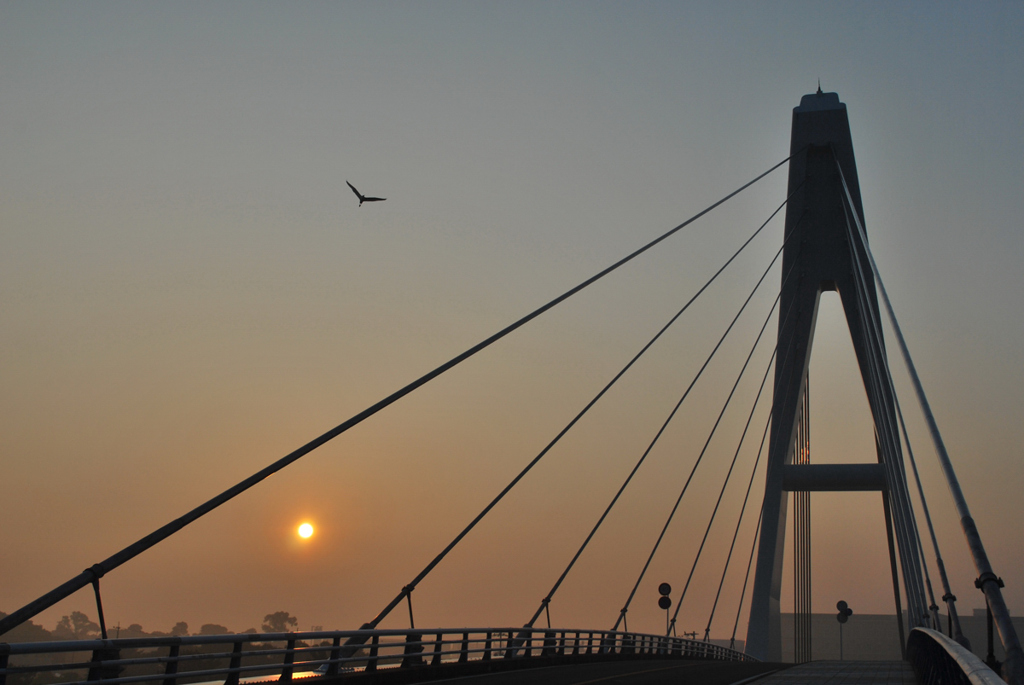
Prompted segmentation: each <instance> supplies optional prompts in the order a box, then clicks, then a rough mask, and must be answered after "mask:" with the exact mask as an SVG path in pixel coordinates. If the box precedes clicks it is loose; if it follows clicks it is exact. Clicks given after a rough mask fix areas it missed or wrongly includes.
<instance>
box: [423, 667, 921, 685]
mask: <svg viewBox="0 0 1024 685" xmlns="http://www.w3.org/2000/svg"><path fill="white" fill-rule="evenodd" d="M435 682H436V683H439V684H440V683H454V682H458V683H460V685H485V684H486V685H516V684H518V683H531V685H533V684H536V685H590V684H591V683H594V684H596V683H603V684H605V685H613V684H615V683H622V684H624V685H660V684H662V683H672V684H673V685H690V684H693V685H741V684H742V685H747V684H749V685H790V684H791V683H792V684H794V685H915V684H916V683H917V679H916V678H915V677H914V671H913V669H911V667H910V664H909V663H907V662H905V661H811V662H808V663H806V664H800V665H798V666H788V665H785V664H770V663H713V662H695V661H687V662H682V663H674V664H670V665H666V664H665V663H664V662H661V663H638V662H631V663H630V662H627V663H622V662H608V663H597V664H585V665H571V666H570V665H564V666H552V667H548V668H531V669H525V670H519V671H507V672H504V673H492V674H487V675H480V676H472V677H469V678H454V679H451V680H441V681H435Z"/></svg>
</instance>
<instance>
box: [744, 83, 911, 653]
mask: <svg viewBox="0 0 1024 685" xmlns="http://www.w3.org/2000/svg"><path fill="white" fill-rule="evenodd" d="M790 151H791V155H792V158H791V160H790V163H789V190H788V192H787V195H791V196H792V197H791V198H790V201H789V204H788V206H787V208H786V227H785V236H786V243H785V248H784V252H783V266H782V274H783V275H784V280H783V288H782V297H781V302H780V310H779V312H780V313H779V330H778V348H777V358H776V363H775V386H774V399H773V408H772V425H771V437H770V442H769V448H768V449H769V451H768V475H767V479H766V483H765V496H764V509H763V514H762V516H763V521H762V524H761V537H760V540H759V543H758V554H757V566H756V572H755V576H754V589H753V594H752V596H751V606H750V622H749V624H748V629H747V642H746V652H747V654H750V655H751V656H754V657H757V658H759V659H765V660H770V661H781V660H782V630H781V591H782V570H783V561H784V556H785V555H784V548H785V537H786V514H787V499H788V494H789V492H791V491H792V492H809V491H822V490H829V491H842V490H860V491H863V490H878V491H880V492H881V493H882V505H883V509H884V513H885V517H886V524H887V530H888V533H889V553H890V560H891V562H892V571H893V584H894V593H895V601H896V606H897V620H900V621H901V619H900V618H899V613H900V612H899V608H900V592H899V586H898V579H897V570H896V569H897V563H898V565H899V567H900V570H901V571H902V576H903V583H904V590H905V591H906V597H907V609H908V616H909V623H910V627H915V626H917V625H920V624H922V622H923V620H924V619H923V615H924V614H926V612H927V607H928V603H927V601H925V593H924V588H923V583H922V580H921V560H920V556H919V553H918V550H919V547H918V537H917V530H916V525H915V523H914V518H913V511H912V509H911V508H910V497H909V494H908V492H907V484H906V483H907V481H906V474H905V471H904V468H903V456H902V451H901V447H900V443H899V439H898V437H897V438H895V439H894V438H893V437H892V436H894V435H898V433H896V432H895V431H894V430H893V429H894V427H895V426H896V413H895V404H894V398H893V393H892V389H891V385H890V383H889V380H888V378H889V377H888V370H887V362H886V354H885V347H884V344H883V342H882V339H881V336H880V335H879V332H880V331H881V330H882V329H881V318H880V316H879V310H878V300H877V296H876V292H875V285H874V281H873V279H871V278H870V274H871V273H872V272H871V266H870V263H869V262H868V259H867V256H866V253H865V251H864V246H863V244H862V243H861V242H860V238H859V234H857V233H856V232H855V230H854V231H850V230H848V227H849V224H848V223H847V222H848V221H852V219H851V218H850V217H849V215H848V212H849V211H850V210H851V208H850V207H849V203H847V202H846V200H845V197H844V196H845V193H844V189H843V178H845V179H846V183H847V186H848V188H849V194H850V197H851V198H852V204H853V205H854V206H853V207H852V210H853V211H856V212H857V214H858V215H859V217H860V218H861V219H862V220H863V217H864V212H863V208H862V205H861V196H860V185H859V183H858V180H857V166H856V162H855V160H854V155H853V143H852V140H851V137H850V126H849V120H848V119H847V114H846V105H845V104H843V103H842V102H840V101H839V96H838V95H837V94H836V93H823V92H821V90H820V89H819V90H818V92H817V93H813V94H810V95H805V96H804V97H803V98H802V100H801V102H800V106H799V107H796V108H794V110H793V128H792V137H791V142H790ZM837 162H838V167H841V168H842V175H840V173H839V168H837ZM790 273H791V274H792V275H791V276H790V277H789V278H785V275H786V274H790ZM858 281H859V286H858ZM829 290H835V291H838V293H839V296H840V298H841V300H842V304H843V310H844V313H845V315H846V322H847V325H848V326H849V330H850V337H851V339H852V342H853V348H854V351H855V353H856V356H857V363H858V365H859V367H860V372H861V377H862V379H863V381H864V386H865V390H866V392H867V396H868V402H869V406H870V409H871V415H872V419H873V421H874V425H875V444H876V448H877V449H876V453H877V458H878V463H877V464H827V465H825V464H819V465H811V464H806V463H799V462H806V458H805V456H804V455H801V452H802V451H804V450H806V445H805V444H804V439H803V437H802V435H803V434H804V433H803V431H804V426H803V425H802V423H803V418H804V417H805V416H806V413H805V412H806V406H807V403H806V392H807V382H806V381H807V371H808V367H809V364H810V359H811V344H812V342H813V338H814V326H815V320H816V318H817V313H818V302H819V298H820V296H821V293H822V292H823V291H829ZM794 455H796V459H795V460H794ZM802 457H804V458H802ZM794 461H795V462H798V463H794ZM801 513H803V512H801ZM798 528H799V529H801V532H804V531H806V526H802V527H801V526H798ZM893 537H895V542H896V546H897V547H898V549H899V560H898V562H897V559H896V555H895V550H894V549H893ZM805 563H806V564H807V566H808V569H809V561H808V562H805ZM806 611H808V612H809V611H810V608H809V606H807V608H806ZM900 625H901V630H900V632H901V633H902V621H901V623H900ZM901 646H902V645H901Z"/></svg>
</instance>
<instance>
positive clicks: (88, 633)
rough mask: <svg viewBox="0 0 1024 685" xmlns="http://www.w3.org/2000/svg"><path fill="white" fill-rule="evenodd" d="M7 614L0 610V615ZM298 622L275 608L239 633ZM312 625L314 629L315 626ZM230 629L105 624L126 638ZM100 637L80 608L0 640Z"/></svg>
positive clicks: (285, 628) (289, 627) (289, 628)
mask: <svg viewBox="0 0 1024 685" xmlns="http://www.w3.org/2000/svg"><path fill="white" fill-rule="evenodd" d="M6 615H7V614H6V613H4V612H2V611H0V618H3V617H4V616H6ZM298 625H299V620H298V619H297V618H296V617H294V616H292V615H291V614H290V613H288V612H287V611H275V612H273V613H271V614H267V615H266V616H264V617H263V623H262V624H261V625H260V631H257V630H256V629H255V628H249V629H247V630H243V631H242V632H243V633H256V632H264V633H289V632H293V631H294V630H295V629H296V628H297V627H298ZM319 628H320V627H319V626H314V629H319ZM231 632H232V631H231V630H230V629H229V628H228V627H227V626H222V625H220V624H217V623H204V624H203V625H202V626H200V627H199V632H197V633H190V632H189V627H188V623H186V622H185V621H178V622H177V623H175V624H174V626H173V627H172V628H171V629H170V630H169V631H168V632H163V631H160V630H154V631H152V632H146V631H145V630H144V629H143V628H142V626H141V625H140V624H138V623H132V624H131V625H129V626H127V627H122V626H121V625H120V623H119V624H118V625H116V626H110V625H108V626H107V637H110V638H130V637H169V636H184V635H229V634H231ZM99 637H100V626H99V623H97V622H96V621H93V620H92V619H91V618H89V616H88V615H87V614H85V613H84V612H81V611H72V612H71V613H70V614H69V615H67V616H63V617H61V619H60V620H59V621H58V622H57V625H56V626H54V628H53V630H47V629H46V628H44V627H43V626H41V625H39V624H38V623H35V622H33V621H26V622H25V623H22V624H21V625H20V626H18V627H17V628H14V629H12V630H10V631H9V632H7V633H5V634H4V635H3V636H0V640H2V641H3V642H48V641H61V640H94V639H98V638H99Z"/></svg>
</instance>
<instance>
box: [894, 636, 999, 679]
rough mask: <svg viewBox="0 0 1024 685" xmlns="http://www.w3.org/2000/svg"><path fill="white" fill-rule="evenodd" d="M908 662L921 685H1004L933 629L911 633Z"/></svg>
mask: <svg viewBox="0 0 1024 685" xmlns="http://www.w3.org/2000/svg"><path fill="white" fill-rule="evenodd" d="M907 659H908V660H909V661H910V665H911V666H913V668H914V674H915V675H916V676H917V682H919V683H921V685H939V683H942V684H943V685H1004V683H1003V679H1002V678H1000V677H999V675H998V674H997V673H996V672H995V671H993V670H992V669H991V668H989V667H988V666H987V665H986V664H985V662H984V661H982V660H981V659H979V658H978V657H977V656H975V654H974V653H973V652H971V651H970V650H969V649H966V648H965V647H963V646H962V645H960V644H959V643H957V642H955V641H954V640H953V639H951V638H949V637H946V636H945V635H943V634H942V633H940V632H938V631H936V630H931V629H930V628H914V629H913V630H912V631H910V638H909V639H908V640H907Z"/></svg>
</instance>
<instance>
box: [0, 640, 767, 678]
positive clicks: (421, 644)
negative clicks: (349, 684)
mask: <svg viewBox="0 0 1024 685" xmlns="http://www.w3.org/2000/svg"><path fill="white" fill-rule="evenodd" d="M346 640H347V642H346ZM353 640H358V641H359V642H357V643H353V642H352V641H353ZM343 642H344V644H343ZM257 643H258V644H259V646H258V647H257V646H256V645H257ZM281 643H284V646H283V647H282V646H281ZM245 644H252V645H253V646H254V647H256V648H254V649H248V650H246V649H243V646H244V645H245ZM203 647H213V648H214V651H201V648H203ZM183 648H192V649H183ZM196 648H199V649H196ZM164 649H166V651H163V650H164ZM132 650H147V651H143V652H142V653H138V652H136V653H132ZM149 650H152V651H149ZM122 652H129V653H128V654H126V655H125V657H126V658H121V656H122ZM83 653H85V654H88V655H89V656H85V655H83V656H75V655H79V654H83ZM55 654H65V655H69V656H65V657H64V660H63V661H59V662H57V663H55V662H54V660H53V659H54V657H53V655H55ZM32 657H36V658H35V659H33V658H32ZM551 657H553V658H556V659H570V660H572V661H584V662H585V661H592V660H606V659H617V658H625V659H635V658H680V659H685V658H690V659H706V660H716V661H756V659H754V658H752V657H750V656H747V655H746V654H743V653H741V652H738V651H735V650H732V649H729V648H727V647H724V646H721V645H716V644H712V643H710V642H704V641H703V640H692V639H687V638H680V637H672V636H666V635H655V634H649V633H635V632H629V631H619V630H614V631H613V630H583V629H563V628H525V627H522V628H516V627H502V628H427V629H422V628H421V629H391V630H317V631H308V632H294V633H236V634H227V635H187V636H184V635H183V636H164V637H143V638H138V637H136V638H130V637H129V638H114V639H107V640H63V641H57V642H52V641H51V642H21V643H14V644H6V643H0V685H5V684H6V683H7V682H8V681H7V679H8V677H9V676H15V677H17V676H24V675H28V674H33V673H35V674H38V673H43V672H51V673H54V674H55V675H56V676H57V677H58V679H59V681H60V682H61V683H62V684H63V685H88V684H89V683H92V682H95V681H104V682H106V683H110V685H122V684H124V685H128V684H133V685H142V684H145V683H155V682H157V681H160V683H161V684H162V685H180V683H182V681H183V679H189V682H191V681H194V680H195V679H197V678H205V679H206V680H204V682H207V681H209V682H217V681H218V680H221V679H222V680H223V682H224V684H225V685H239V684H240V682H241V681H240V678H241V677H242V676H246V677H248V676H249V675H250V674H251V675H253V676H255V677H258V678H271V679H273V678H274V677H275V673H276V674H277V678H278V680H280V681H281V682H288V681H291V680H292V679H293V677H295V678H299V677H302V678H310V677H313V678H316V677H319V676H326V677H332V676H337V675H339V674H341V673H345V672H352V671H358V670H361V669H364V670H366V671H367V672H369V671H376V670H378V669H392V668H435V667H449V668H458V667H459V666H458V665H472V664H482V663H490V664H492V665H493V666H489V667H488V668H492V667H498V668H501V666H500V665H499V664H500V663H501V662H505V663H507V664H508V667H510V668H514V667H515V666H513V665H512V664H513V663H516V662H518V663H522V662H524V661H528V660H535V659H543V658H551ZM40 658H42V659H40ZM12 660H13V661H12ZM555 663H561V662H555ZM190 665H191V666H192V667H193V668H194V669H195V670H188V669H187V667H188V666H190ZM181 666H184V667H186V669H185V670H179V667H181ZM126 669H131V670H129V671H127V672H126ZM300 673H301V674H302V675H299V674H300ZM60 674H63V675H60ZM78 674H82V675H78ZM68 676H70V679H71V680H73V679H74V678H76V677H77V678H79V680H76V681H74V682H69V678H68ZM210 678H213V680H212V681H211V680H210Z"/></svg>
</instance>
